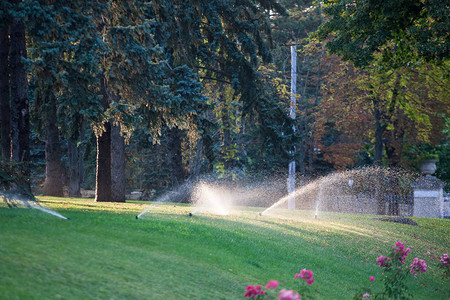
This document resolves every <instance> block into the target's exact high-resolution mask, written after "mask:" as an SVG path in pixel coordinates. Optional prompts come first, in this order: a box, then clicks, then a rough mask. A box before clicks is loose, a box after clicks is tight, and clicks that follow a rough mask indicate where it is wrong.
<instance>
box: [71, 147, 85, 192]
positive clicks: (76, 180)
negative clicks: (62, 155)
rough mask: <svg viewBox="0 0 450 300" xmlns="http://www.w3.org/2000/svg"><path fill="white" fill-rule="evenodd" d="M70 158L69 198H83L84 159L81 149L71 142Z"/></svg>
mask: <svg viewBox="0 0 450 300" xmlns="http://www.w3.org/2000/svg"><path fill="white" fill-rule="evenodd" d="M67 152H68V153H67V156H68V157H69V197H81V191H80V189H81V179H82V176H81V174H82V161H83V160H82V159H81V153H80V149H78V147H77V145H76V144H75V143H73V142H71V141H69V142H68V147H67Z"/></svg>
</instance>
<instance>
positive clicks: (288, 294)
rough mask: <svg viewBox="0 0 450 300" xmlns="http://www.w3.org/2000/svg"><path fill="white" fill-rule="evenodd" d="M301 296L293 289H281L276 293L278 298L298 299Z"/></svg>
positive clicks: (286, 299) (285, 299) (279, 299)
mask: <svg viewBox="0 0 450 300" xmlns="http://www.w3.org/2000/svg"><path fill="white" fill-rule="evenodd" d="M300 299H301V297H300V295H299V294H297V293H296V292H295V291H293V290H285V289H283V290H281V291H280V294H279V295H278V300H300Z"/></svg>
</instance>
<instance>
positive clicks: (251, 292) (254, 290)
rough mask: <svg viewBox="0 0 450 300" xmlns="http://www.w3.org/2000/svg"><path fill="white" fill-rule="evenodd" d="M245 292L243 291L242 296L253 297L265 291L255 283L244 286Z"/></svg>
mask: <svg viewBox="0 0 450 300" xmlns="http://www.w3.org/2000/svg"><path fill="white" fill-rule="evenodd" d="M245 289H246V290H247V292H245V294H244V297H248V298H253V299H255V298H256V297H257V296H258V295H264V294H265V292H264V291H263V290H262V286H260V285H257V286H254V285H249V286H248V287H246V288H245Z"/></svg>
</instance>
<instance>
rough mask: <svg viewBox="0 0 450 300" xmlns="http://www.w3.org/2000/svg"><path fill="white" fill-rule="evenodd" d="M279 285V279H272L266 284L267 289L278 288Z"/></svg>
mask: <svg viewBox="0 0 450 300" xmlns="http://www.w3.org/2000/svg"><path fill="white" fill-rule="evenodd" d="M277 287H278V281H276V280H271V281H269V282H268V283H267V284H266V289H276V288H277Z"/></svg>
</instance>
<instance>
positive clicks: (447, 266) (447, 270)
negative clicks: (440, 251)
mask: <svg viewBox="0 0 450 300" xmlns="http://www.w3.org/2000/svg"><path fill="white" fill-rule="evenodd" d="M439 261H440V263H441V264H440V265H439V268H441V269H442V270H443V271H444V272H443V273H442V277H443V278H449V277H450V259H449V257H448V254H444V255H442V256H441V259H440V260H439Z"/></svg>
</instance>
